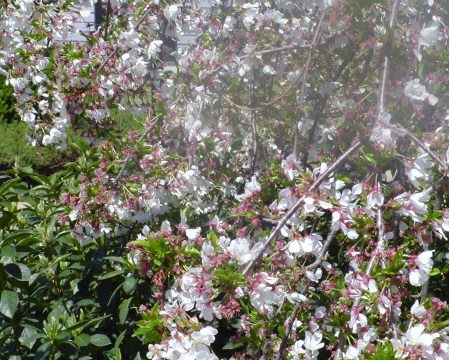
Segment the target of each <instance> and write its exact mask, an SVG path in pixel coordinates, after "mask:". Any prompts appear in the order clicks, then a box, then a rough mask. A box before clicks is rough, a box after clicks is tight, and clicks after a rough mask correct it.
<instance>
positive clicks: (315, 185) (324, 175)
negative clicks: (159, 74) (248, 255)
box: [243, 135, 368, 275]
mask: <svg viewBox="0 0 449 360" xmlns="http://www.w3.org/2000/svg"><path fill="white" fill-rule="evenodd" d="M367 138H368V135H365V136H364V137H363V138H362V139H361V140H359V141H357V142H356V143H355V144H354V145H353V146H351V147H350V148H349V149H348V150H347V151H346V152H345V153H343V154H342V155H341V156H340V157H339V158H338V159H337V160H336V161H335V162H334V163H333V164H332V165H331V166H329V167H328V168H327V170H326V171H324V172H323V173H322V174H321V175H320V176H319V177H318V179H316V180H315V182H314V183H313V184H312V185H311V186H310V187H309V188H308V189H307V191H306V192H305V194H304V195H303V196H301V198H300V199H299V200H298V201H297V202H296V203H295V205H293V207H292V208H291V209H290V210H289V211H288V212H287V213H286V214H285V215H284V216H283V217H282V219H280V220H279V222H278V224H277V225H276V227H275V228H274V230H273V231H272V232H271V234H270V236H269V237H268V238H267V239H266V240H265V242H264V243H263V245H262V249H261V250H260V251H259V253H258V254H257V255H256V257H255V258H254V259H253V260H251V262H250V263H249V264H248V265H247V266H246V268H245V270H244V271H243V275H247V274H248V273H249V272H250V271H251V270H252V268H253V267H254V266H255V264H256V263H258V262H259V260H260V259H261V258H262V256H263V253H264V252H265V250H266V249H267V248H268V246H269V245H270V244H271V242H272V241H273V240H274V239H275V238H276V236H277V235H278V233H279V232H280V231H281V229H282V227H283V226H284V225H285V224H286V223H287V221H288V220H289V219H290V218H291V217H292V216H293V215H294V214H295V213H296V211H297V210H298V209H299V208H300V207H301V205H302V203H303V201H304V199H305V198H306V197H307V196H308V195H309V194H310V193H311V192H312V191H315V190H316V189H318V187H319V186H320V185H321V184H322V183H323V182H324V181H325V180H326V179H327V178H328V177H329V176H330V175H331V174H332V173H333V172H334V171H335V170H336V169H338V168H339V167H340V166H342V165H343V164H344V163H345V161H346V160H347V159H348V158H349V157H350V156H351V155H352V154H354V153H355V152H356V151H357V150H358V149H359V148H360V147H361V146H362V145H363V144H364V142H365V141H366V139H367Z"/></svg>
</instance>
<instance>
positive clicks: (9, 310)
mask: <svg viewBox="0 0 449 360" xmlns="http://www.w3.org/2000/svg"><path fill="white" fill-rule="evenodd" d="M18 305H19V295H17V293H16V292H14V291H9V290H3V291H2V295H1V300H0V313H2V314H3V315H5V316H6V317H7V318H10V319H12V317H13V316H14V314H15V313H16V311H17V306H18Z"/></svg>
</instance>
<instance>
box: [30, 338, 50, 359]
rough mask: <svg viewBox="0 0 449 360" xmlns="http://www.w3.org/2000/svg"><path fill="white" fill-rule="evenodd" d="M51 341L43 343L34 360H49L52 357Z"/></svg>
mask: <svg viewBox="0 0 449 360" xmlns="http://www.w3.org/2000/svg"><path fill="white" fill-rule="evenodd" d="M50 349H51V343H50V342H46V343H43V344H42V345H41V346H40V347H39V348H38V349H37V351H36V354H35V355H34V360H48V359H49V358H50Z"/></svg>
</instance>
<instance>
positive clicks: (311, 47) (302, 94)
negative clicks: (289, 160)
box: [293, 12, 325, 156]
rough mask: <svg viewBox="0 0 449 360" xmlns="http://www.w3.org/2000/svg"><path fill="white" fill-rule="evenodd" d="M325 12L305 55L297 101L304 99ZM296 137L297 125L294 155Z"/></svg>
mask: <svg viewBox="0 0 449 360" xmlns="http://www.w3.org/2000/svg"><path fill="white" fill-rule="evenodd" d="M324 16H325V13H324V12H323V13H322V14H321V17H320V20H319V21H318V24H317V26H316V29H315V34H314V36H313V40H312V45H311V46H310V51H309V55H308V56H307V61H306V66H305V67H304V71H303V74H304V75H303V76H302V83H301V90H300V93H299V103H300V104H302V103H303V101H304V92H305V89H306V81H307V74H308V73H309V69H310V65H311V64H312V58H313V53H314V51H315V48H316V45H317V44H318V40H319V38H320V36H321V30H322V28H321V24H322V23H323V20H324ZM298 138H299V129H298V127H297V126H295V137H294V139H293V154H294V155H295V156H296V155H297V154H296V153H297V149H298Z"/></svg>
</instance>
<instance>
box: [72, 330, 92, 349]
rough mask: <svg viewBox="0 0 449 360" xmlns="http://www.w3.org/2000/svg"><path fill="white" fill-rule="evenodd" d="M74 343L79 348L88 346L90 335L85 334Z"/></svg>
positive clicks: (79, 336)
mask: <svg viewBox="0 0 449 360" xmlns="http://www.w3.org/2000/svg"><path fill="white" fill-rule="evenodd" d="M74 341H75V344H76V345H78V346H79V347H84V346H87V345H89V344H90V335H88V334H85V333H82V334H79V335H78V336H77V337H76V338H75V340H74Z"/></svg>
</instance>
